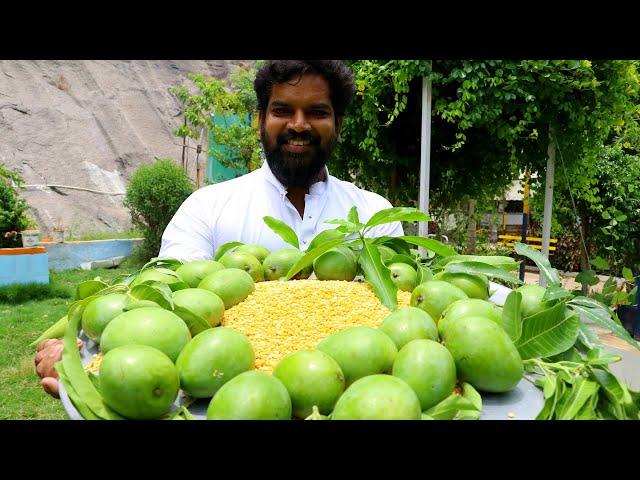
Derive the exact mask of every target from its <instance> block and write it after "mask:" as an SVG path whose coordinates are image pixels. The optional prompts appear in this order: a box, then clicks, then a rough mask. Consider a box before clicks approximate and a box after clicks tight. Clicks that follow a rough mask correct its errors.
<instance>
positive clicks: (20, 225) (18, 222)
mask: <svg viewBox="0 0 640 480" xmlns="http://www.w3.org/2000/svg"><path fill="white" fill-rule="evenodd" d="M23 185H24V181H23V179H22V177H21V176H20V175H18V174H17V173H16V172H13V171H12V170H9V169H7V168H5V166H4V164H2V163H0V247H17V246H21V245H20V241H19V240H18V233H19V232H20V231H21V230H25V229H26V228H28V227H29V226H31V225H33V221H32V220H31V218H29V216H28V215H27V210H29V205H28V204H27V202H26V201H25V200H24V199H23V198H21V197H20V196H19V194H18V191H19V190H20V188H22V186H23Z"/></svg>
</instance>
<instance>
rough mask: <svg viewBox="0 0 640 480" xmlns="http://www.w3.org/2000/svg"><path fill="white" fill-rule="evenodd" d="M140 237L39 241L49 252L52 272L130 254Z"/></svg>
mask: <svg viewBox="0 0 640 480" xmlns="http://www.w3.org/2000/svg"><path fill="white" fill-rule="evenodd" d="M141 241H142V239H140V238H133V239H122V240H88V241H81V242H64V243H50V242H41V243H40V245H42V246H44V247H46V249H47V252H48V253H49V269H50V270H52V271H54V272H60V271H62V270H71V269H74V268H81V264H82V263H86V262H93V261H96V260H106V259H109V258H113V257H127V256H129V255H131V252H132V250H133V246H134V245H136V244H138V243H140V242H141Z"/></svg>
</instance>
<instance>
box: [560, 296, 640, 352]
mask: <svg viewBox="0 0 640 480" xmlns="http://www.w3.org/2000/svg"><path fill="white" fill-rule="evenodd" d="M567 307H569V308H571V309H572V310H573V311H574V312H576V313H577V314H578V315H580V316H581V317H583V318H584V319H585V320H588V321H590V322H592V323H595V324H597V325H600V326H601V327H603V328H606V329H607V330H611V331H612V332H613V333H614V334H615V335H616V337H618V338H620V339H622V340H624V341H625V342H627V343H628V344H629V345H632V346H633V347H634V348H637V349H638V350H640V347H639V346H638V342H636V341H635V340H634V339H633V338H632V337H631V335H629V332H627V330H626V329H625V328H624V327H623V326H622V325H620V324H619V323H617V322H616V321H615V320H613V317H612V314H611V311H610V310H609V309H608V308H607V307H606V306H605V305H603V304H602V303H600V302H598V301H596V300H594V299H592V298H589V297H582V296H581V297H576V298H574V299H573V300H570V301H569V302H567Z"/></svg>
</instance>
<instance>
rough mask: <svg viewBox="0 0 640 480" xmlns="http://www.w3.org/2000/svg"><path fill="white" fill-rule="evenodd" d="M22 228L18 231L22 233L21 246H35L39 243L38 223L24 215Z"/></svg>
mask: <svg viewBox="0 0 640 480" xmlns="http://www.w3.org/2000/svg"><path fill="white" fill-rule="evenodd" d="M25 217H26V221H25V227H24V230H22V231H21V232H20V234H21V235H22V246H23V247H35V246H37V245H39V244H40V230H38V228H37V227H38V224H37V223H36V222H35V221H34V220H33V219H32V218H31V217H28V216H26V215H25Z"/></svg>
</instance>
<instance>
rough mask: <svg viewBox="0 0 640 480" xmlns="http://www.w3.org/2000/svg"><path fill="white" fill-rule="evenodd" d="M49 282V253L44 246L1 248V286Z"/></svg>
mask: <svg viewBox="0 0 640 480" xmlns="http://www.w3.org/2000/svg"><path fill="white" fill-rule="evenodd" d="M25 283H42V284H45V285H47V284H49V254H48V253H47V250H46V249H45V248H44V247H31V248H3V249H0V286H6V285H16V284H25Z"/></svg>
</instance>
